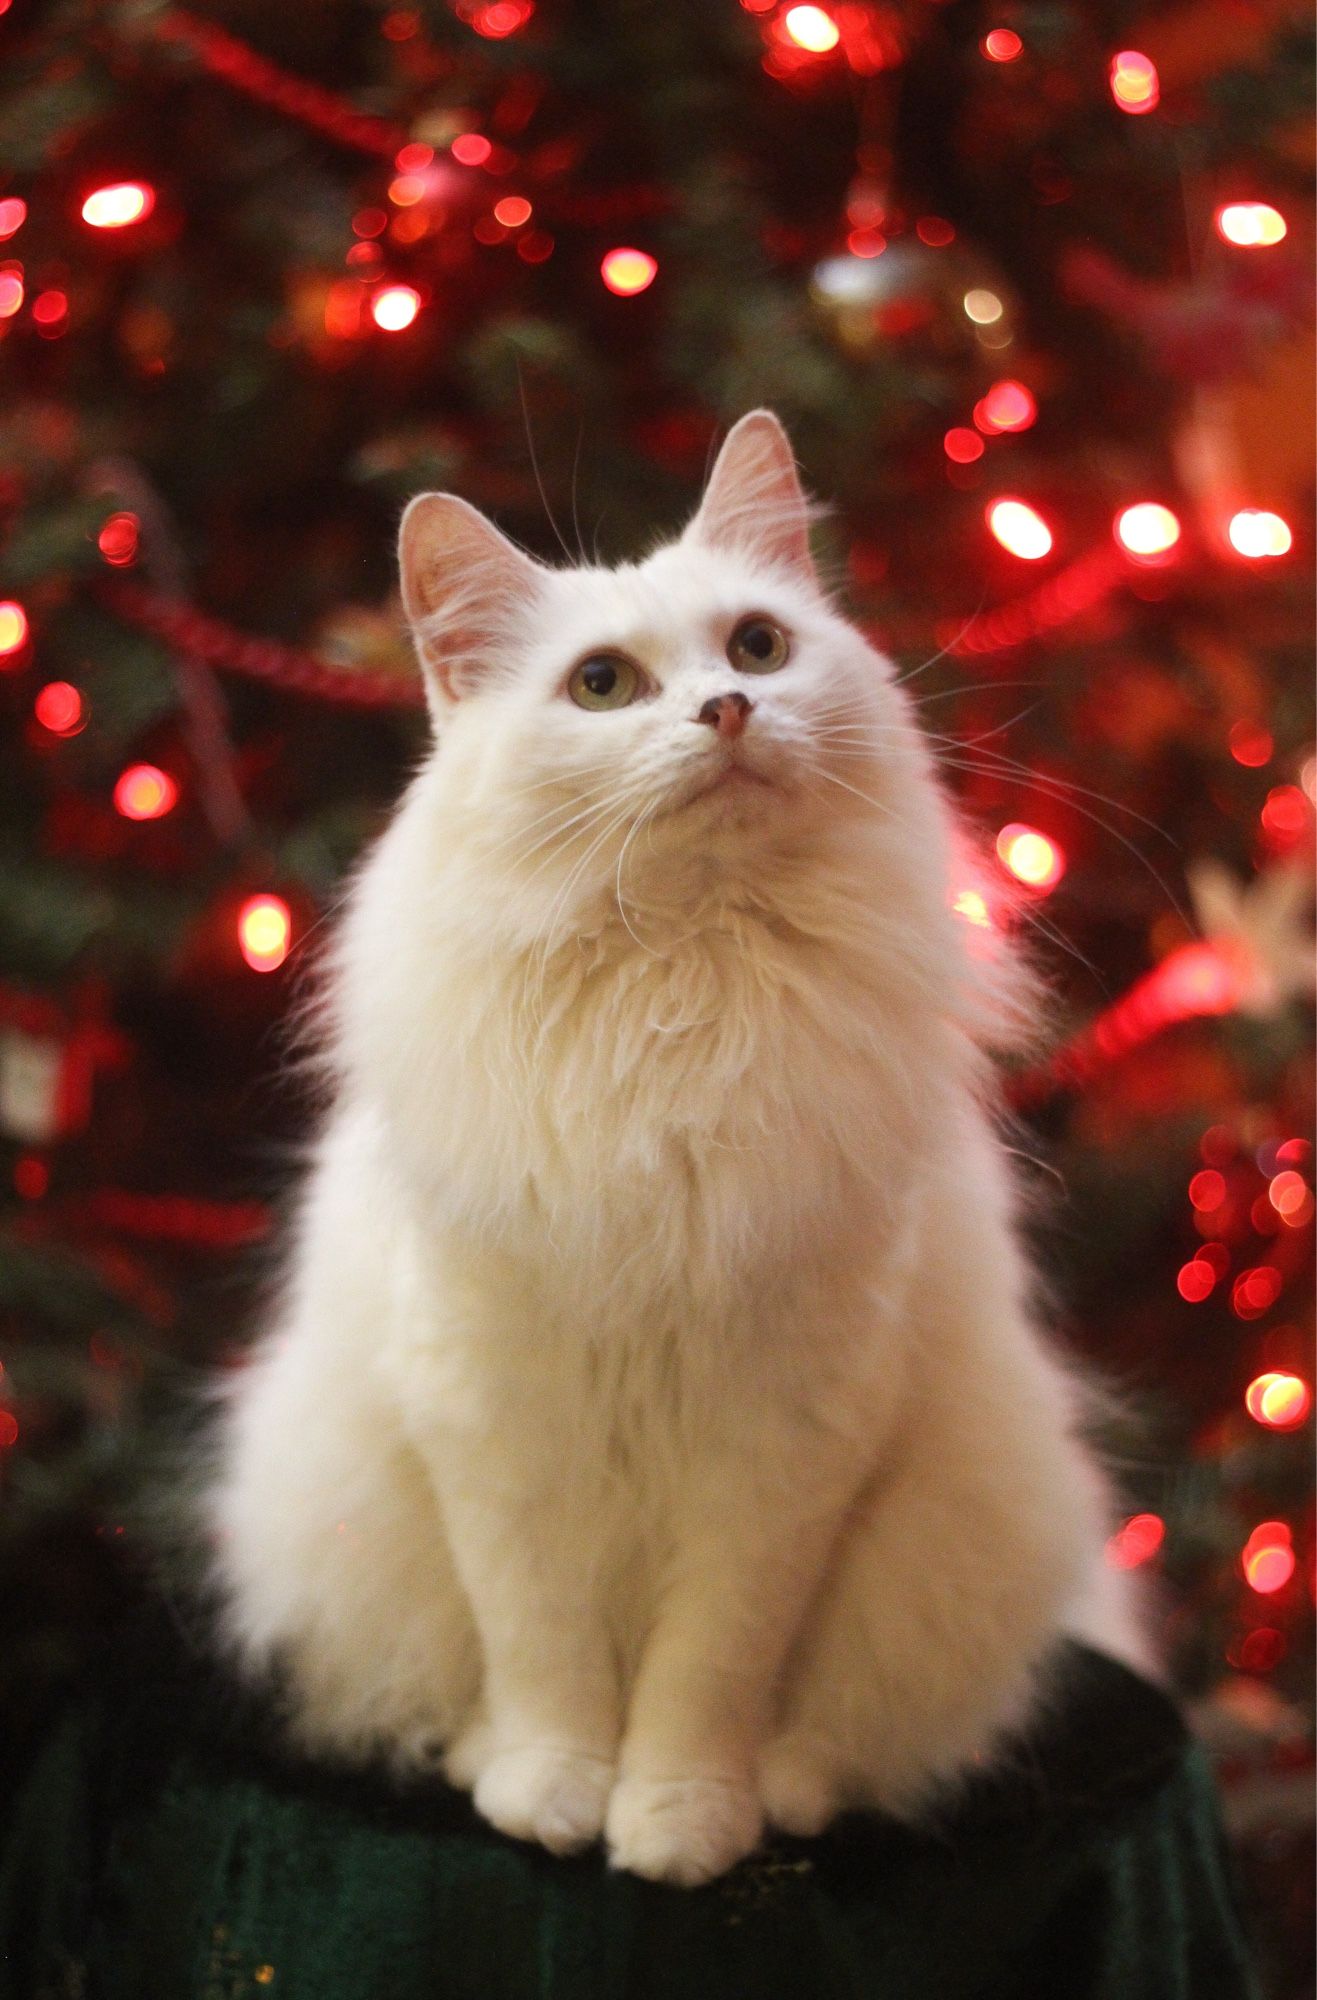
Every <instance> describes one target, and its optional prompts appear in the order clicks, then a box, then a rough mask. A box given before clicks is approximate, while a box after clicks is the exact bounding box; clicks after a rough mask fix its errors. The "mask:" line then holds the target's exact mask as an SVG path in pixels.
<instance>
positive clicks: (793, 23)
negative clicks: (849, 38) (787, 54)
mask: <svg viewBox="0 0 1317 2000" xmlns="http://www.w3.org/2000/svg"><path fill="white" fill-rule="evenodd" d="M782 26H783V29H784V30H785V32H786V34H787V35H788V37H789V38H790V40H791V41H793V42H794V43H795V45H796V47H797V48H798V49H808V50H809V53H810V54H811V55H814V56H821V55H826V54H827V52H828V50H829V49H835V48H836V46H837V44H838V42H839V41H840V40H841V29H840V28H839V27H838V26H837V23H836V22H835V21H834V20H833V18H832V16H831V14H829V13H828V12H827V11H826V10H825V9H824V8H822V7H788V9H787V11H786V14H785V15H784V16H783V20H782Z"/></svg>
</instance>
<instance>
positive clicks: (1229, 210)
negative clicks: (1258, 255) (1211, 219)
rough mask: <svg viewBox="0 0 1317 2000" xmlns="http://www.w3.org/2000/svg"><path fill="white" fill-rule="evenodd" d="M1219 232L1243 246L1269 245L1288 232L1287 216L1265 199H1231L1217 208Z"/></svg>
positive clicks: (1258, 246) (1248, 247) (1249, 247)
mask: <svg viewBox="0 0 1317 2000" xmlns="http://www.w3.org/2000/svg"><path fill="white" fill-rule="evenodd" d="M1216 227H1217V233H1218V234H1219V235H1221V236H1224V237H1225V240H1226V242H1227V243H1237V244H1238V245H1239V246H1240V247H1241V248H1242V249H1257V248H1262V249H1269V248H1270V247H1271V245H1272V244H1273V243H1280V242H1282V241H1283V239H1284V237H1285V236H1286V234H1287V229H1286V223H1285V218H1284V216H1283V215H1282V214H1281V212H1280V210H1279V209H1277V208H1271V207H1269V206H1268V204H1267V203H1266V202H1265V201H1232V202H1229V203H1227V205H1226V206H1225V207H1224V208H1218V210H1217V212H1216Z"/></svg>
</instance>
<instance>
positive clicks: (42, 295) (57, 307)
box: [32, 287, 69, 340]
mask: <svg viewBox="0 0 1317 2000" xmlns="http://www.w3.org/2000/svg"><path fill="white" fill-rule="evenodd" d="M68 316H69V295H68V293H67V292H61V291H59V290H57V289H56V288H54V287H52V288H51V289H50V290H49V291H45V292H38V293H37V296H36V297H35V298H34V299H33V301H32V323H33V325H34V326H35V327H36V329H37V332H38V333H40V334H43V335H44V336H45V338H46V339H47V340H49V339H51V338H53V336H54V335H55V334H57V333H62V332H63V331H64V322H65V320H66V319H67V318H68Z"/></svg>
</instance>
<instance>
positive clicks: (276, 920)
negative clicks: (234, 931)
mask: <svg viewBox="0 0 1317 2000" xmlns="http://www.w3.org/2000/svg"><path fill="white" fill-rule="evenodd" d="M292 935H293V919H292V913H291V911H290V910H289V908H288V905H287V903H285V901H284V899H283V897H282V896H269V895H263V896H249V897H248V898H247V900H246V902H245V903H244V904H243V906H242V908H241V909H240V910H239V912H238V949H239V950H240V951H241V953H242V955H243V957H244V958H245V959H246V961H247V963H248V965H249V966H250V967H251V969H252V971H253V972H274V971H275V970H276V969H277V968H278V967H279V966H281V965H282V964H283V962H284V960H285V959H286V958H287V956H288V947H289V945H290V943H291V942H292Z"/></svg>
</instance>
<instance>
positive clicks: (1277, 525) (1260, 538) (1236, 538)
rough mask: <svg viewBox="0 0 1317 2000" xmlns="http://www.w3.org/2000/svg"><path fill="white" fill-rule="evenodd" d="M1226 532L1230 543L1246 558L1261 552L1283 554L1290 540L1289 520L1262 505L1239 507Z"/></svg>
mask: <svg viewBox="0 0 1317 2000" xmlns="http://www.w3.org/2000/svg"><path fill="white" fill-rule="evenodd" d="M1226 533H1227V535H1228V536H1229V538H1230V545H1231V547H1232V548H1233V549H1235V550H1236V552H1237V553H1238V554H1239V555H1241V556H1247V557H1248V558H1249V560H1250V562H1256V561H1258V560H1260V559H1261V558H1262V557H1264V556H1283V555H1287V554H1288V553H1289V550H1290V548H1291V546H1292V545H1293V541H1294V537H1293V535H1292V534H1291V533H1290V529H1289V523H1288V522H1286V521H1283V520H1282V519H1281V517H1280V515H1279V514H1271V513H1268V512H1267V510H1266V509H1265V508H1262V507H1244V508H1241V510H1240V512H1239V513H1238V514H1233V515H1232V516H1231V519H1230V525H1229V527H1228V528H1227V529H1226Z"/></svg>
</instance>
